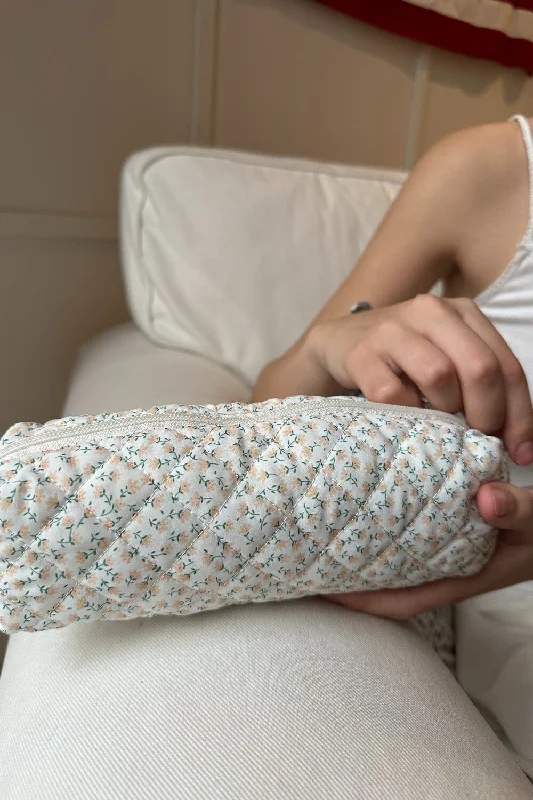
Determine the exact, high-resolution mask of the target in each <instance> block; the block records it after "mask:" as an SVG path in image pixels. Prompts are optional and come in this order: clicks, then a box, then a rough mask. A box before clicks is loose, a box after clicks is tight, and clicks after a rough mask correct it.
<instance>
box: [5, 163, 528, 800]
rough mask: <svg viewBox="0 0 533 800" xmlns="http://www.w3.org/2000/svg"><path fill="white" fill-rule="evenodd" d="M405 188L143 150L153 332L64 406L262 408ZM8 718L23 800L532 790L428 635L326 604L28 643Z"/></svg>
mask: <svg viewBox="0 0 533 800" xmlns="http://www.w3.org/2000/svg"><path fill="white" fill-rule="evenodd" d="M403 177H404V176H402V175H397V174H392V173H378V172H373V171H369V170H357V169H354V168H352V169H345V168H340V167H326V166H320V165H312V164H308V163H305V162H289V161H281V160H276V159H263V158H258V157H251V156H246V155H239V154H231V153H217V152H203V151H191V150H184V149H180V148H170V149H158V150H152V151H147V152H143V153H140V154H138V155H136V156H134V157H133V158H132V159H131V160H130V161H129V163H128V164H127V166H126V169H125V171H124V181H123V193H122V245H123V261H124V268H125V279H126V284H127V288H128V296H129V301H130V307H131V309H132V314H133V316H134V319H135V323H136V324H133V323H132V324H128V325H124V326H121V327H119V328H117V329H115V330H112V331H110V332H109V333H107V334H105V335H103V336H101V337H100V338H98V339H97V340H95V341H93V342H92V343H90V344H89V345H88V346H87V347H86V349H85V350H84V352H83V353H82V354H81V356H80V360H79V363H78V366H77V368H76V371H75V374H74V376H73V379H72V384H71V387H70V392H69V395H68V398H67V400H66V405H65V413H67V414H80V413H97V412H100V411H103V410H118V409H126V408H132V407H138V406H152V405H154V404H166V403H189V402H195V403H203V402H227V401H230V400H246V399H247V398H248V397H249V393H250V387H251V385H252V383H253V381H254V379H255V377H256V375H257V373H258V371H259V369H260V368H261V366H262V364H263V363H264V362H265V361H266V360H268V359H270V358H272V357H273V356H274V355H276V354H277V353H279V352H280V351H281V350H283V349H284V347H286V346H287V345H288V344H289V343H290V342H291V341H292V340H293V339H294V338H295V337H296V336H297V335H298V333H299V332H300V330H301V329H302V328H303V327H304V325H305V324H306V323H307V322H308V321H309V319H310V318H311V317H312V315H313V314H314V313H315V311H316V310H317V309H318V307H319V306H320V305H321V303H322V302H323V301H324V299H325V297H326V296H327V295H328V294H329V293H330V292H331V291H333V289H334V288H335V287H336V286H337V285H338V283H339V282H340V280H341V279H342V278H343V277H344V275H345V274H346V273H347V272H348V270H349V269H350V268H351V266H352V264H353V262H354V261H355V259H356V257H357V255H358V253H359V252H360V251H361V250H362V248H363V247H364V245H365V244H366V242H367V241H368V238H369V237H370V235H371V234H372V232H373V230H374V229H375V227H376V225H377V224H378V222H379V220H380V219H381V217H382V216H383V214H384V212H385V210H386V208H387V207H388V205H389V203H390V201H391V199H392V198H393V197H394V195H395V193H396V192H397V190H398V187H399V186H400V184H401V182H402V180H403ZM0 714H1V718H2V725H1V726H0V797H2V798H6V800H33V798H35V800H37V798H38V799H39V800H63V799H65V800H67V798H68V800H71V798H76V799H77V800H93V799H96V798H106V800H115V799H116V800H119V799H120V800H125V799H126V798H131V799H132V800H147V799H148V798H154V800H155V798H157V800H175V799H176V798H180V800H182V799H183V800H211V799H212V798H213V799H215V798H220V799H221V800H240V799H241V798H242V799H243V800H244V798H246V799H248V798H258V800H274V798H276V800H332V798H345V797H346V798H363V800H381V799H382V798H383V799H385V800H388V798H391V800H407V799H409V800H445V799H446V800H448V799H449V798H458V800H462V799H463V798H465V800H466V798H483V800H500V798H501V800H503V799H504V798H505V799H506V800H507V799H510V798H513V799H516V800H519V799H520V798H524V799H525V798H533V790H532V787H531V784H530V783H529V782H528V780H527V779H526V778H525V776H524V774H523V773H522V771H521V770H520V769H519V767H518V765H517V763H516V761H515V760H514V758H513V757H512V756H511V755H510V754H509V753H508V751H507V750H506V749H505V748H504V746H503V745H502V744H501V743H500V741H499V740H498V738H497V737H496V736H495V734H494V733H493V731H492V730H491V728H490V727H489V726H488V725H487V723H486V722H485V721H484V719H483V718H482V716H481V715H480V714H479V712H478V711H477V710H476V708H475V707H474V706H473V704H472V703H471V702H470V700H469V699H468V697H467V696H466V694H465V693H464V692H463V690H462V689H461V687H460V686H459V684H458V683H457V681H456V680H455V679H454V677H453V676H452V674H451V673H450V671H449V670H448V669H447V668H446V667H445V666H444V665H443V663H442V662H441V661H440V659H439V658H438V657H437V656H436V654H435V653H434V652H433V651H432V650H431V648H430V647H429V645H428V644H427V643H426V642H425V641H424V640H422V639H421V638H420V637H419V635H418V634H417V633H416V632H415V630H414V629H413V628H412V627H411V626H410V625H408V624H397V623H392V622H388V621H385V620H380V619H376V618H373V617H369V616H366V615H361V614H355V613H352V612H349V611H348V610H346V609H342V608H340V607H339V606H334V605H331V604H328V603H326V602H324V601H322V600H320V599H308V600H303V601H293V602H287V603H280V604H269V605H263V606H246V607H235V608H230V609H226V610H222V611H217V612H213V613H206V614H201V615H197V616H194V617H188V618H178V617H158V618H153V619H150V620H142V621H129V622H103V623H92V624H83V623H80V624H77V625H73V626H71V627H68V628H65V629H60V630H52V631H47V632H45V633H40V634H16V635H14V636H12V637H11V639H10V642H9V646H8V650H7V654H6V660H5V664H4V670H3V673H2V676H1V680H0Z"/></svg>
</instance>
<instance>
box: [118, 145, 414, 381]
mask: <svg viewBox="0 0 533 800" xmlns="http://www.w3.org/2000/svg"><path fill="white" fill-rule="evenodd" d="M404 179H405V174H404V173H398V172H384V171H380V170H370V169H364V168H359V167H343V166H333V165H326V164H316V163H311V162H307V161H297V160H289V159H279V158H268V157H263V156H256V155H248V154H244V153H233V152H225V151H216V150H193V149H189V148H183V147H171V148H158V149H152V150H146V151H143V152H141V153H137V154H136V155H134V156H132V157H131V158H130V159H129V161H128V162H127V164H126V166H125V168H124V172H123V180H122V223H121V225H122V228H121V239H122V253H123V265H124V271H125V280H126V286H127V291H128V297H129V303H130V308H131V311H132V314H133V316H134V318H135V320H136V322H137V324H138V325H139V326H140V327H141V329H142V330H143V331H144V332H145V333H146V334H147V335H148V336H149V337H150V338H151V339H152V340H154V341H155V342H158V343H160V344H164V345H167V346H171V347H180V348H185V349H188V350H190V351H192V352H194V353H197V354H201V355H203V356H205V357H207V358H210V359H213V360H214V361H217V362H219V363H221V364H223V365H224V366H226V367H227V368H229V369H230V370H233V371H234V372H235V373H237V374H238V375H239V376H240V377H241V378H242V379H244V380H245V381H247V382H248V384H251V383H253V382H254V380H255V378H256V377H257V374H258V373H259V371H260V370H261V368H262V367H263V365H264V364H265V363H266V362H267V361H269V360H270V359H271V358H274V357H275V356H277V355H279V354H280V353H281V352H283V350H284V349H286V347H287V346H289V345H290V344H291V343H292V342H293V341H294V340H295V339H296V338H297V337H298V336H299V335H300V334H301V332H302V331H303V330H304V328H305V327H306V325H307V324H308V323H309V322H310V321H311V319H312V318H313V316H314V315H315V314H316V313H317V311H318V310H319V309H320V307H321V305H322V304H323V303H324V301H325V300H326V299H327V297H328V296H329V295H330V294H332V293H333V291H334V290H335V289H336V288H337V287H338V285H339V284H340V283H341V282H342V280H343V279H344V277H345V276H346V275H347V274H348V272H349V271H350V270H351V268H352V267H353V265H354V263H355V262H356V260H357V258H358V256H359V255H360V253H361V252H362V250H363V249H364V247H365V246H366V244H367V242H368V240H369V239H370V237H371V236H372V234H373V232H374V230H375V229H376V227H377V225H378V224H379V222H380V220H381V219H382V217H383V215H384V214H385V212H386V210H387V208H388V207H389V205H390V203H391V201H392V199H393V198H394V197H395V195H396V194H397V192H398V190H399V188H400V186H401V184H402V182H403V180H404Z"/></svg>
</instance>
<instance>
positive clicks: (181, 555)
mask: <svg viewBox="0 0 533 800" xmlns="http://www.w3.org/2000/svg"><path fill="white" fill-rule="evenodd" d="M349 424H351V422H350V423H347V424H346V425H345V426H344V428H341V431H340V434H339V437H338V438H337V439H336V440H335V442H334V443H333V445H332V446H331V448H330V449H329V451H328V454H327V456H326V457H325V459H324V461H327V459H328V458H329V455H330V454H331V452H332V451H333V450H334V448H335V447H336V445H337V443H338V442H339V441H340V440H341V439H342V438H343V436H344V435H345V431H346V428H347V427H348V425H349ZM212 430H214V429H212ZM207 435H208V434H207ZM276 435H277V434H276ZM273 441H275V442H276V444H277V445H278V447H279V448H280V449H283V448H282V446H281V445H280V443H279V441H277V440H276V438H275V436H274V437H272V438H270V439H269V441H267V443H266V444H265V447H264V448H263V450H262V451H261V454H260V455H259V456H257V458H256V459H254V462H253V463H255V462H256V461H257V460H258V459H259V458H260V457H261V455H262V454H263V453H264V452H265V450H267V449H268V448H269V447H270V445H271V443H272V442H273ZM284 452H286V451H284ZM214 458H215V460H216V461H217V462H218V463H220V460H219V459H216V457H214ZM320 466H322V465H320ZM320 466H319V467H316V468H315V478H314V479H313V482H314V480H316V477H317V475H318V472H319V469H320ZM248 472H249V470H247V472H246V474H245V475H244V476H243V477H242V478H241V480H240V481H238V483H237V485H236V486H235V487H234V489H233V491H232V493H231V494H230V495H229V497H227V498H226V500H225V501H224V503H223V504H222V505H221V506H220V508H219V510H218V512H217V514H216V515H215V517H213V518H212V520H211V521H210V523H209V524H205V523H204V522H203V521H202V520H200V519H199V517H197V516H196V514H195V513H194V511H191V509H190V508H189V507H188V506H187V505H185V504H184V503H182V502H181V501H178V502H180V505H181V506H183V507H184V508H186V509H187V511H189V513H190V514H191V517H193V518H194V519H195V521H198V522H199V523H200V527H202V528H203V530H202V532H201V533H199V534H198V536H197V537H196V538H195V539H194V540H193V541H192V542H190V543H189V544H188V545H187V547H186V548H185V549H184V550H183V551H182V552H180V554H179V555H178V556H177V557H176V559H175V560H174V562H173V563H172V564H171V566H170V567H168V569H166V570H162V574H161V575H160V576H159V578H158V579H157V580H156V581H154V583H153V584H152V585H151V586H150V588H149V589H148V590H147V591H146V592H143V593H142V594H141V595H133V598H139V597H140V598H141V599H142V598H144V596H145V595H146V594H148V593H149V592H151V591H152V589H153V588H154V587H155V586H157V584H158V583H159V581H161V580H162V579H163V577H164V576H165V575H169V574H170V571H171V570H172V569H173V568H174V566H175V564H176V563H177V561H178V560H179V559H180V558H182V557H183V556H184V555H185V553H186V552H187V550H189V549H190V548H191V547H192V546H193V545H194V543H195V542H197V541H198V539H199V538H200V537H201V536H202V535H203V533H205V532H206V531H207V530H209V532H210V533H212V534H213V535H214V536H216V538H217V539H218V540H219V542H220V543H221V544H222V545H223V546H225V547H228V549H229V550H230V551H231V552H232V553H233V554H234V555H235V556H237V557H239V556H240V555H241V553H240V552H239V551H238V550H236V549H235V548H234V547H233V545H231V543H230V542H228V541H227V540H226V539H224V538H222V537H221V536H220V534H219V532H218V531H216V530H214V529H213V528H212V527H211V524H213V523H214V522H215V520H216V518H217V516H218V514H219V513H220V511H221V510H222V509H223V508H224V506H226V505H227V504H228V503H229V502H230V500H231V498H232V497H233V496H234V494H235V493H236V492H237V491H238V489H239V486H241V484H242V483H243V482H244V481H245V480H246V479H247V475H248ZM313 482H312V483H311V485H312V484H313ZM308 488H310V487H308ZM166 491H168V490H166ZM266 502H267V504H269V506H270V507H271V508H274V509H276V510H277V511H280V512H281V513H282V514H284V515H285V517H284V519H283V521H282V522H281V523H280V525H279V526H278V527H277V528H276V529H275V530H274V531H273V533H272V534H271V536H270V537H269V538H268V539H267V540H266V541H265V542H264V543H263V545H262V546H261V547H260V548H258V549H257V550H256V551H255V552H254V553H253V554H252V555H251V556H250V557H249V558H248V560H247V561H246V562H245V563H244V564H243V565H242V567H241V568H240V569H239V570H238V571H237V572H236V573H234V574H233V575H232V576H231V577H230V578H228V580H227V581H224V582H223V583H221V584H219V588H222V587H224V586H226V585H227V584H228V583H231V582H232V581H233V580H234V579H235V578H236V577H238V576H239V575H240V574H241V573H242V572H243V570H244V569H245V568H246V566H247V565H248V564H249V563H250V561H251V560H252V559H253V558H255V557H256V555H257V554H258V553H259V552H261V550H262V549H263V548H264V547H266V546H267V545H268V543H269V542H270V541H271V539H272V538H273V537H274V536H275V535H276V533H277V531H278V530H279V529H280V528H281V527H282V526H283V524H284V522H285V521H286V519H287V518H288V517H289V516H290V514H291V513H292V510H293V509H294V507H295V506H292V507H291V510H290V511H288V512H286V511H285V510H283V511H282V510H281V509H279V508H278V507H277V506H276V505H275V504H274V503H271V502H270V501H269V500H266ZM295 505H296V504H295ZM128 524H129V523H128ZM147 560H149V559H147ZM258 572H263V574H265V575H266V576H268V577H270V578H274V580H276V581H277V582H278V583H281V582H282V581H279V580H278V579H277V578H275V577H274V576H271V575H270V574H269V573H268V572H264V571H263V570H260V569H258ZM189 588H194V587H189ZM194 591H198V592H200V593H203V592H205V591H207V590H205V589H198V590H197V589H194Z"/></svg>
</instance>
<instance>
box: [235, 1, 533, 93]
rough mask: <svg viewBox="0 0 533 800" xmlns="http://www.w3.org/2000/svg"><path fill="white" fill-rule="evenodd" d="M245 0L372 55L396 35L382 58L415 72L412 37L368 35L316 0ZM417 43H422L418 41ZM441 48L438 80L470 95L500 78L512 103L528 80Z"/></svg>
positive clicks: (362, 26) (518, 73)
mask: <svg viewBox="0 0 533 800" xmlns="http://www.w3.org/2000/svg"><path fill="white" fill-rule="evenodd" d="M244 2H246V3H248V4H249V5H252V6H263V7H265V8H266V7H268V8H270V9H272V8H276V10H277V11H278V12H279V13H282V14H284V15H285V16H286V17H287V18H289V19H291V20H293V21H295V22H297V23H298V24H299V25H303V26H306V27H307V28H309V29H312V30H314V31H316V32H317V33H319V34H320V35H326V36H329V37H331V38H332V39H335V41H337V42H339V43H340V44H345V45H347V46H350V47H352V46H353V45H354V43H355V42H356V44H357V48H358V50H360V51H361V52H363V53H367V54H369V55H374V54H375V52H376V41H378V38H377V37H383V43H384V44H387V45H389V44H390V41H391V38H393V39H395V46H394V47H390V46H389V47H384V48H383V50H382V51H381V50H380V58H381V59H383V60H385V61H386V62H387V63H388V64H389V65H390V66H392V67H395V68H397V69H400V70H402V72H404V73H405V74H406V75H409V76H410V75H412V59H411V53H412V47H413V43H412V42H411V41H410V40H406V39H402V37H400V36H395V35H393V34H390V33H387V32H384V31H379V30H378V29H373V36H372V37H368V36H366V35H365V31H366V30H367V29H368V27H369V26H368V25H366V24H365V23H362V22H359V21H358V20H353V19H350V18H349V17H343V15H342V14H341V13H340V12H335V11H332V10H331V9H328V8H326V7H324V6H320V5H318V4H315V3H314V2H313V0H304V1H303V2H302V0H244ZM339 21H341V24H339ZM415 46H420V47H422V46H423V45H416V44H415ZM440 52H441V58H439V61H438V63H437V64H436V65H435V66H434V67H433V68H432V70H431V72H432V78H433V80H434V81H435V82H436V83H439V84H441V85H442V86H446V87H449V88H454V87H458V88H460V89H461V90H462V91H463V92H464V93H465V94H466V95H468V96H469V97H478V96H479V95H483V94H485V92H486V91H487V89H488V88H489V87H490V86H491V85H493V84H495V83H496V82H498V81H501V84H502V89H503V95H504V99H505V102H506V103H509V104H513V103H516V102H517V101H518V100H519V99H520V95H521V93H522V92H523V91H524V88H525V86H526V84H527V81H528V75H527V74H526V73H525V72H524V71H523V70H518V69H516V70H509V69H502V67H501V66H500V65H499V64H496V63H492V62H488V61H479V62H478V63H479V64H482V68H481V69H479V70H476V69H472V61H473V59H471V58H468V57H467V56H462V55H457V54H455V53H448V52H446V51H440Z"/></svg>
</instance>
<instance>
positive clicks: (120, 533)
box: [34, 425, 216, 617]
mask: <svg viewBox="0 0 533 800" xmlns="http://www.w3.org/2000/svg"><path fill="white" fill-rule="evenodd" d="M215 428H216V425H215V426H213V427H212V428H210V429H209V431H208V432H207V433H206V434H205V435H204V436H202V437H201V438H200V439H199V441H198V442H197V444H201V443H202V442H203V441H204V440H205V439H206V438H207V437H208V436H209V435H210V434H211V433H212V432H213V430H214V429H215ZM187 455H188V454H187ZM186 457H187V456H184V458H186ZM126 463H130V464H131V462H126ZM178 464H179V462H178ZM131 466H134V465H133V464H131ZM134 469H136V467H134ZM143 472H144V470H143ZM146 474H148V477H150V475H149V473H146ZM87 480H90V478H88V479H87ZM150 482H151V483H154V481H153V480H152V478H151V477H150ZM85 483H87V481H86V482H85ZM85 483H84V484H82V486H80V487H79V488H78V490H77V491H76V496H77V495H78V492H79V491H81V489H82V488H83V487H84V486H85ZM154 486H155V489H154V491H153V492H152V494H151V495H149V497H147V498H146V499H145V500H144V502H143V504H142V505H141V506H140V507H139V508H138V509H137V511H136V512H135V514H134V515H133V517H131V519H130V520H129V521H128V525H129V524H131V522H132V521H133V520H134V519H135V518H136V517H137V516H138V514H140V512H141V510H142V509H143V507H144V505H145V504H146V503H147V502H148V501H149V500H150V499H151V498H152V497H153V496H154V494H156V493H157V492H158V491H160V487H159V486H158V485H156V484H154ZM80 505H81V506H82V507H83V508H84V509H85V505H84V504H83V503H80ZM90 510H91V509H89V511H90ZM90 516H92V517H94V518H99V515H98V514H94V512H92V513H91V515H90ZM121 535H122V531H121V530H119V532H118V533H117V535H116V536H115V538H114V539H113V540H112V541H111V542H110V544H109V545H108V547H107V548H106V549H105V550H104V551H103V552H102V553H101V554H100V555H99V556H98V561H99V560H100V559H102V558H104V557H105V555H106V554H107V553H108V552H109V550H111V548H112V547H113V545H114V544H116V542H117V541H118V539H120V537H121ZM38 536H39V534H38V535H37V536H36V537H35V539H36V538H38ZM35 539H34V541H35ZM80 585H81V580H77V581H76V582H75V583H74V584H73V586H71V588H70V589H69V591H68V592H66V594H64V595H63V596H62V597H61V600H60V601H59V602H58V603H57V604H56V605H55V606H54V608H52V610H51V611H49V612H48V613H47V614H46V617H51V615H52V614H53V613H54V612H55V611H56V610H57V609H58V608H59V606H60V605H61V603H63V602H64V600H66V598H67V597H68V596H69V595H71V594H72V592H73V591H74V589H76V588H77V587H78V586H80Z"/></svg>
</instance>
